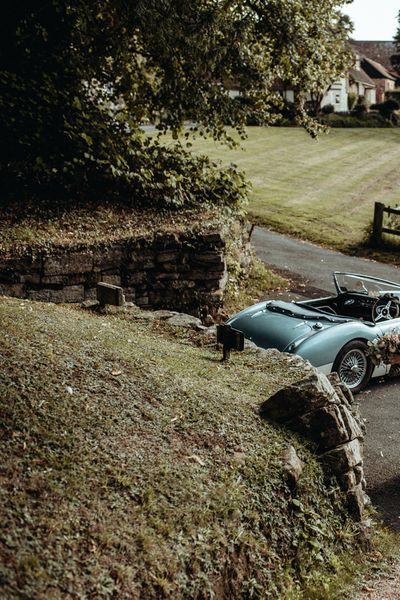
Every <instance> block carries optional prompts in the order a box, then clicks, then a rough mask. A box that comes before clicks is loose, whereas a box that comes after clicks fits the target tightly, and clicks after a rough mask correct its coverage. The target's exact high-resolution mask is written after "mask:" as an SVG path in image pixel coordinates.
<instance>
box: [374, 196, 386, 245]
mask: <svg viewBox="0 0 400 600" xmlns="http://www.w3.org/2000/svg"><path fill="white" fill-rule="evenodd" d="M384 210H385V205H384V204H382V202H375V209H374V224H373V228H372V241H373V244H374V245H375V246H380V245H381V244H382V225H383V211H384Z"/></svg>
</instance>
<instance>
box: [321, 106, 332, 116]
mask: <svg viewBox="0 0 400 600" xmlns="http://www.w3.org/2000/svg"><path fill="white" fill-rule="evenodd" d="M321 112H322V114H323V115H331V114H332V113H333V112H335V108H334V106H333V104H325V106H323V107H322V108H321Z"/></svg>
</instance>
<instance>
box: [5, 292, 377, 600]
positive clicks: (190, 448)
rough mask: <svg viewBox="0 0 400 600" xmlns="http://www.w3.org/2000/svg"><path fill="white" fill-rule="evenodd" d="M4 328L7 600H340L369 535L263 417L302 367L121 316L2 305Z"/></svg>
mask: <svg viewBox="0 0 400 600" xmlns="http://www.w3.org/2000/svg"><path fill="white" fill-rule="evenodd" d="M0 321H1V323H2V336H1V339H0V360H1V364H2V369H1V372H0V399H1V400H0V401H1V404H0V412H1V418H0V423H1V428H0V434H1V444H0V465H1V482H2V486H1V488H0V490H1V491H0V494H1V501H0V535H1V539H0V559H1V560H0V564H1V567H0V590H1V591H0V595H1V597H2V598H4V599H11V598H57V599H58V598H75V597H82V598H83V597H84V598H88V597H91V598H119V599H123V598H134V599H136V598H137V599H139V598H140V599H144V598H146V599H148V598H157V599H159V598H174V599H180V598H188V599H189V598H190V599H191V600H192V599H200V598H201V599H204V598H212V597H217V598H219V599H223V598H229V599H234V598H238V599H242V598H268V597H271V598H278V597H279V598H282V599H287V600H289V599H290V600H294V599H300V598H307V599H312V598H315V599H316V598H318V599H320V600H321V599H323V598H335V600H337V599H338V598H340V597H341V592H340V590H341V589H343V585H344V582H345V580H346V577H349V576H350V575H351V572H352V571H353V570H355V569H356V568H357V567H358V566H359V565H360V564H361V563H362V562H363V560H367V559H365V557H364V558H363V556H362V553H361V550H360V549H359V547H358V544H357V536H356V529H355V526H354V524H353V523H352V522H351V521H350V520H349V519H348V517H347V516H346V512H345V511H344V510H343V506H342V503H341V502H342V501H341V496H340V494H339V493H338V491H337V490H336V488H334V487H332V488H326V487H325V485H324V483H323V478H322V473H321V470H320V468H319V466H318V464H317V463H316V462H315V460H314V458H313V455H312V453H311V452H310V451H309V450H308V449H307V448H306V447H304V446H303V445H302V444H301V443H300V441H299V440H297V439H296V438H295V437H294V436H291V435H289V434H288V433H287V432H284V431H280V430H278V429H275V428H273V427H271V426H270V425H268V424H267V423H265V422H262V421H261V420H260V418H259V416H258V412H257V407H258V406H259V404H260V403H261V402H262V400H263V399H265V398H266V397H267V396H268V395H270V394H271V393H273V392H274V391H275V390H277V389H278V387H280V386H281V385H283V384H284V383H288V382H290V381H294V380H296V379H298V378H300V377H301V376H302V373H301V371H300V370H299V367H296V366H292V367H288V364H287V363H286V362H285V360H284V358H282V356H281V355H278V354H276V355H274V356H273V357H272V358H270V359H265V360H263V361H261V360H260V358H259V357H255V356H254V355H253V354H252V353H243V354H240V355H235V357H234V360H233V361H232V362H231V363H230V364H224V365H223V364H221V362H220V356H219V354H217V353H216V351H215V350H214V349H213V346H212V345H207V343H206V344H205V345H204V343H202V344H200V346H199V345H197V346H196V345H194V344H193V343H192V340H189V339H188V337H187V334H184V332H180V331H177V330H166V326H162V324H160V323H159V322H153V323H151V322H150V323H149V322H146V321H142V320H134V319H133V318H132V317H129V316H123V315H122V316H108V317H105V316H98V315H93V314H89V313H86V312H83V311H82V310H78V309H74V308H65V307H62V306H56V305H51V304H47V305H45V304H42V305H40V304H35V303H29V302H28V301H22V300H8V299H4V298H2V299H0ZM210 344H211V340H210ZM289 442H290V443H292V444H293V445H294V446H295V447H296V448H297V451H298V453H299V455H300V456H301V458H302V460H303V461H304V463H305V470H304V473H303V475H302V477H301V479H300V480H299V484H298V487H297V489H296V491H295V492H293V493H292V492H291V491H290V490H289V488H288V487H287V485H286V483H285V478H284V475H283V467H282V462H281V458H280V457H281V453H282V450H283V448H285V447H286V445H287V443H289Z"/></svg>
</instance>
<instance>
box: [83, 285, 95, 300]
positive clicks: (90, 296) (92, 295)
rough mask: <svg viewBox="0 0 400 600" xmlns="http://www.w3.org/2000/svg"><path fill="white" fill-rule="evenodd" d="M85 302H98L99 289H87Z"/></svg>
mask: <svg viewBox="0 0 400 600" xmlns="http://www.w3.org/2000/svg"><path fill="white" fill-rule="evenodd" d="M85 300H97V289H96V288H95V287H90V288H85Z"/></svg>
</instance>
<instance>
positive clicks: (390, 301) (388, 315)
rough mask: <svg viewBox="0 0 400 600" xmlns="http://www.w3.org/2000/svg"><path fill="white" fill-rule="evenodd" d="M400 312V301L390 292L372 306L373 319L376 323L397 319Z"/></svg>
mask: <svg viewBox="0 0 400 600" xmlns="http://www.w3.org/2000/svg"><path fill="white" fill-rule="evenodd" d="M399 314H400V304H399V301H398V299H397V298H395V297H394V296H392V295H390V294H387V295H385V296H381V297H380V298H378V300H377V301H376V302H375V304H374V305H373V307H372V320H373V322H374V323H378V321H389V320H390V319H396V318H397V317H398V316H399Z"/></svg>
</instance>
